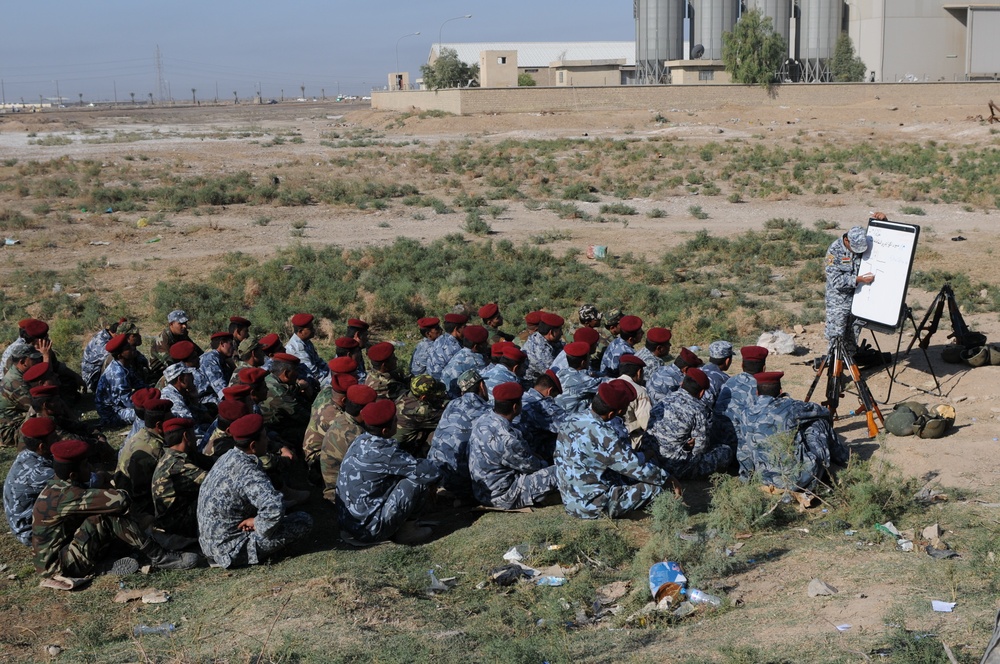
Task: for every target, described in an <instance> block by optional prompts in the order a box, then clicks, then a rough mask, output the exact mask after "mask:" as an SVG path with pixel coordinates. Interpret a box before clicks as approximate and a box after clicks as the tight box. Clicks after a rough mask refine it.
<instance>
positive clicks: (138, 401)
mask: <svg viewBox="0 0 1000 664" xmlns="http://www.w3.org/2000/svg"><path fill="white" fill-rule="evenodd" d="M159 398H160V391H159V390H158V389H156V388H155V387H140V388H139V389H138V390H136V391H135V392H133V393H132V405H133V406H135V407H136V408H145V407H146V402H147V401H152V400H153V399H159Z"/></svg>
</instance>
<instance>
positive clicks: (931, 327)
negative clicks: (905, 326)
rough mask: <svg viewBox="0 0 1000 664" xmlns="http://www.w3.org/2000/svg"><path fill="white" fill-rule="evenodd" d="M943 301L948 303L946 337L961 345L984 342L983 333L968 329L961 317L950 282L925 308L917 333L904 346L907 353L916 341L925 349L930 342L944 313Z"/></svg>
mask: <svg viewBox="0 0 1000 664" xmlns="http://www.w3.org/2000/svg"><path fill="white" fill-rule="evenodd" d="M945 302H947V303H948V318H950V319H951V329H952V332H951V334H949V335H948V338H949V339H954V340H955V343H957V344H959V345H961V346H981V345H983V344H984V343H986V337H985V336H984V335H982V334H979V333H978V332H972V331H971V330H969V326H968V325H966V323H965V319H964V318H962V311H961V310H960V309H959V308H958V302H957V301H956V300H955V291H953V290H952V289H951V284H945V285H944V286H942V287H941V291H940V292H939V293H938V294H937V295H935V296H934V301H933V302H931V306H929V307H928V308H927V313H926V314H924V319H923V320H922V321H920V325H919V326H916V327H917V333H916V334H915V335H914V336H913V340H912V341H910V345H909V346H907V347H906V353H907V355H908V354H909V353H910V351H911V350H913V345H914V344H915V343H917V341H919V342H920V348H922V349H923V350H927V346H929V345H930V343H931V336H933V334H934V333H935V332H937V330H938V325H939V324H940V323H941V315H942V314H943V313H944V305H945ZM928 321H930V322H928ZM921 333H924V336H923V337H921V336H920V334H921ZM928 364H929V363H928Z"/></svg>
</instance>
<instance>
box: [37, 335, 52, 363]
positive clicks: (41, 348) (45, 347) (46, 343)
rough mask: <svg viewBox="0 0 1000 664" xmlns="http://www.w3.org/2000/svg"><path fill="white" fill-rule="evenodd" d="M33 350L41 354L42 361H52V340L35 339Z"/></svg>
mask: <svg viewBox="0 0 1000 664" xmlns="http://www.w3.org/2000/svg"><path fill="white" fill-rule="evenodd" d="M34 346H35V350H37V351H38V352H39V353H41V354H42V361H44V362H52V354H51V353H50V351H51V350H52V341H50V340H49V339H35V343H34Z"/></svg>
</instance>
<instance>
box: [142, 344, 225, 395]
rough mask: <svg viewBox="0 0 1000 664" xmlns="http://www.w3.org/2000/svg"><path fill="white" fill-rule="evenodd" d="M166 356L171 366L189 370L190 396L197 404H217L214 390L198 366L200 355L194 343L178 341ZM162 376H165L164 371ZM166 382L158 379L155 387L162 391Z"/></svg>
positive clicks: (163, 379)
mask: <svg viewBox="0 0 1000 664" xmlns="http://www.w3.org/2000/svg"><path fill="white" fill-rule="evenodd" d="M167 355H169V356H170V361H171V363H172V364H180V365H183V366H185V367H187V368H188V369H189V370H190V373H191V380H192V383H193V385H194V389H193V390H192V392H191V395H192V397H193V398H194V399H195V400H196V401H197V402H198V403H203V404H217V403H218V402H219V398H218V397H217V396H216V394H215V390H213V389H212V386H211V384H210V383H209V382H208V376H206V375H205V372H203V371H202V370H201V369H200V368H199V366H198V364H199V357H200V353H199V349H198V347H197V346H195V345H194V342H192V341H178V342H177V343H175V344H174V345H173V346H171V347H170V350H169V351H167ZM164 374H166V370H164ZM166 382H167V381H166V378H160V380H159V382H158V383H157V387H159V388H160V389H163V387H165V386H166Z"/></svg>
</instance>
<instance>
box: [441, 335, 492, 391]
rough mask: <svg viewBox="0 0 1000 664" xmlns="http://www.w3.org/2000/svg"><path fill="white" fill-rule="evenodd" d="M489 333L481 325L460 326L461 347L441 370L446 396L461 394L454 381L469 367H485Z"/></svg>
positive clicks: (478, 368) (481, 368)
mask: <svg viewBox="0 0 1000 664" xmlns="http://www.w3.org/2000/svg"><path fill="white" fill-rule="evenodd" d="M488 336H489V333H488V332H487V331H486V328H485V327H483V326H481V325H466V326H465V327H464V328H462V349H461V350H460V351H458V352H457V353H455V354H454V355H452V357H451V359H450V360H448V364H446V365H445V367H444V370H442V371H441V382H442V383H444V387H445V390H446V391H447V393H448V398H450V399H454V398H456V397H458V395H459V394H461V390H459V389H458V385H457V384H456V381H457V380H458V377H459V376H461V375H462V374H463V373H465V372H466V371H468V370H469V369H475V370H476V371H482V370H483V369H484V368H486V361H487V360H486V354H487V353H489V346H488V345H487V341H486V340H487V337H488Z"/></svg>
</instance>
